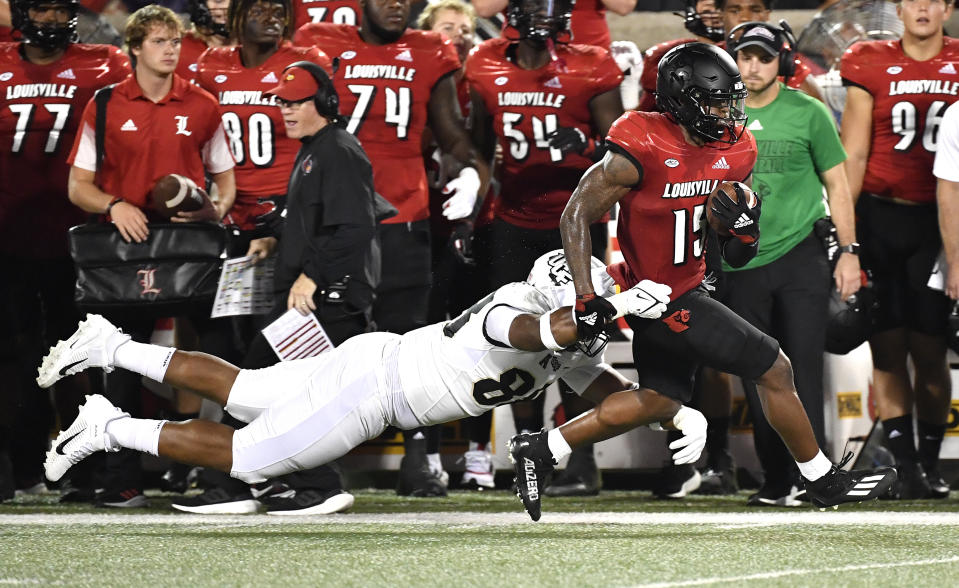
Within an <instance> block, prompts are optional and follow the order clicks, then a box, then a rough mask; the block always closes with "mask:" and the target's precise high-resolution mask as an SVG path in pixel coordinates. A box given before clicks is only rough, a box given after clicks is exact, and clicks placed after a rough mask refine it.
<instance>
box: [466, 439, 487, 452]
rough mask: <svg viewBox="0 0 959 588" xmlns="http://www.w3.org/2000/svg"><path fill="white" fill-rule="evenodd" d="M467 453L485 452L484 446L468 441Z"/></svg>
mask: <svg viewBox="0 0 959 588" xmlns="http://www.w3.org/2000/svg"><path fill="white" fill-rule="evenodd" d="M468 451H486V444H485V443H477V442H476V441H470V444H469V449H468Z"/></svg>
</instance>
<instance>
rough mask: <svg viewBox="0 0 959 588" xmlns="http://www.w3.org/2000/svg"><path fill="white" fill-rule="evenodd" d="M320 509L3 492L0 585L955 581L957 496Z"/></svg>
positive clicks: (504, 497) (372, 503)
mask: <svg viewBox="0 0 959 588" xmlns="http://www.w3.org/2000/svg"><path fill="white" fill-rule="evenodd" d="M354 494H355V495H356V505H355V506H354V508H353V510H352V511H351V512H350V513H349V514H341V515H332V516H327V517H275V516H266V515H250V516H198V515H185V514H172V513H171V512H170V510H169V506H168V505H169V501H170V496H169V495H151V507H150V508H149V509H134V510H133V511H123V512H117V511H115V510H110V511H105V510H101V509H94V508H92V507H83V506H59V505H56V504H55V502H56V496H55V495H53V494H48V495H39V496H25V497H21V498H18V499H17V500H16V501H14V502H12V503H5V504H3V505H0V585H66V586H77V585H82V586H183V585H189V586H251V585H259V586H390V587H407V586H410V587H416V586H449V587H468V586H497V587H500V586H503V587H512V586H522V587H524V588H525V587H527V586H530V587H532V586H551V587H561V586H562V587H565V586H700V585H726V586H740V585H751V586H828V587H832V586H917V585H920V584H926V585H928V586H954V585H956V583H957V581H956V578H957V577H959V501H957V500H956V494H955V493H953V498H952V499H951V500H947V501H916V502H872V503H869V504H865V505H854V506H848V507H844V508H840V509H839V510H838V511H832V510H830V511H826V512H820V511H818V510H816V509H813V508H802V509H789V510H785V509H776V510H773V509H755V508H753V509H747V508H746V507H745V506H744V503H745V497H746V494H745V493H742V494H740V495H739V496H737V497H728V498H711V497H694V498H692V499H689V500H682V501H675V502H662V501H657V500H653V499H652V498H650V495H649V493H646V492H604V493H603V494H602V495H600V496H599V497H597V498H586V499H546V500H547V501H546V502H544V513H545V514H544V515H543V519H542V520H541V521H540V522H538V523H533V522H531V521H530V520H529V519H528V518H527V517H526V515H525V513H523V512H521V507H520V504H519V501H518V499H516V498H515V497H514V496H513V495H512V494H509V493H507V492H505V491H497V492H491V493H486V494H474V493H465V492H453V493H452V494H451V496H450V497H449V498H445V499H403V498H398V497H396V496H395V495H393V493H392V492H388V491H382V490H367V491H354Z"/></svg>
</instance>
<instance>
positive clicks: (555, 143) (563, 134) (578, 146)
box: [546, 127, 589, 155]
mask: <svg viewBox="0 0 959 588" xmlns="http://www.w3.org/2000/svg"><path fill="white" fill-rule="evenodd" d="M546 140H547V141H549V148H550V149H559V150H560V151H561V152H562V153H563V155H566V154H567V153H579V154H582V153H583V152H584V151H586V148H587V147H589V137H587V136H586V133H584V132H583V131H581V130H579V129H577V128H576V127H561V128H558V129H556V130H555V131H553V132H551V133H549V134H548V135H546Z"/></svg>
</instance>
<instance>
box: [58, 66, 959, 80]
mask: <svg viewBox="0 0 959 588" xmlns="http://www.w3.org/2000/svg"><path fill="white" fill-rule="evenodd" d="M953 73H955V72H953ZM57 77H58V78H63V79H65V80H75V79H77V76H75V75H73V70H72V69H70V68H67V69H65V70H63V71H61V72H60V73H58V74H57Z"/></svg>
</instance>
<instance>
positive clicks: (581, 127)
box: [466, 0, 623, 493]
mask: <svg viewBox="0 0 959 588" xmlns="http://www.w3.org/2000/svg"><path fill="white" fill-rule="evenodd" d="M571 9H572V3H571V2H568V1H563V0H560V1H559V2H555V3H547V2H543V1H541V0H511V1H510V3H509V7H508V9H507V14H508V17H509V24H510V28H511V29H512V31H514V34H516V35H517V37H513V38H510V37H501V38H499V39H491V40H489V41H486V42H484V43H482V44H481V45H479V46H478V47H477V48H476V49H475V50H474V51H473V52H472V53H471V54H470V57H469V59H468V60H467V62H466V79H467V82H468V83H469V85H470V92H471V93H472V95H473V121H472V127H471V130H472V133H473V137H474V142H475V143H476V144H477V145H478V146H479V149H480V151H481V153H482V154H483V156H484V157H486V158H491V157H492V156H493V151H494V148H495V146H496V144H497V143H498V144H499V146H500V147H501V148H502V152H503V164H502V167H501V169H500V174H499V177H500V182H501V188H500V193H499V195H498V197H497V198H496V200H495V202H494V203H493V204H492V209H493V215H494V216H493V221H492V223H491V224H490V225H489V226H488V227H486V229H485V231H484V233H483V235H482V239H481V240H480V241H481V243H482V244H481V245H480V244H478V246H477V249H478V251H477V254H478V257H479V258H480V266H481V270H485V273H486V275H487V277H488V279H489V285H488V289H489V290H493V289H496V288H498V287H500V286H502V285H503V284H507V283H509V282H515V281H522V280H523V279H524V274H525V273H526V272H525V271H524V270H523V268H525V267H527V266H530V265H532V263H533V261H534V260H535V259H536V258H537V257H539V256H540V255H542V254H543V253H545V252H547V251H550V250H553V249H557V248H559V247H561V246H562V239H561V237H560V234H559V219H560V215H561V214H562V212H563V208H564V207H565V206H566V203H567V202H568V201H569V197H570V195H571V194H572V191H573V188H574V187H575V185H576V182H577V180H578V179H579V178H580V177H581V176H582V174H583V172H584V171H585V170H586V169H587V168H588V167H589V166H590V165H592V164H593V162H594V160H595V159H597V158H598V157H600V154H601V152H602V143H601V137H603V136H605V134H606V132H607V131H608V130H609V127H610V125H612V124H613V121H615V120H616V119H617V118H618V117H619V116H620V115H621V114H622V113H623V106H622V102H621V101H620V94H619V84H620V82H621V81H622V79H623V75H622V72H621V71H620V69H619V66H617V65H616V62H615V60H613V58H612V57H611V56H610V54H609V52H608V51H607V50H605V49H602V48H600V47H595V46H589V45H579V44H571V45H568V44H565V43H561V42H558V40H560V39H562V38H565V37H566V36H567V35H568V29H569V21H570V14H571ZM597 139H600V140H597ZM597 220H598V221H599V222H596V223H594V224H593V225H592V226H591V234H592V239H593V244H594V250H595V251H596V254H597V255H598V256H599V257H600V258H602V257H603V256H604V254H605V251H606V245H607V241H608V232H607V228H606V222H605V221H606V219H597ZM565 396H566V395H564V397H565ZM589 407H590V404H589V403H588V402H587V403H586V404H585V406H578V407H574V406H572V405H570V406H568V407H567V410H568V416H570V417H572V416H575V415H576V414H579V412H582V411H583V410H585V409H588V408H589ZM513 414H514V417H515V419H516V428H517V430H519V431H538V430H539V429H540V428H542V426H543V416H542V415H543V398H542V397H540V398H539V399H538V400H536V401H531V402H525V403H521V404H517V405H514V409H513ZM480 418H483V417H480ZM489 418H490V417H488V416H487V417H486V419H487V423H486V425H485V430H486V437H485V438H482V439H481V438H479V437H478V436H477V433H473V434H472V435H471V436H472V437H473V438H472V440H473V441H476V442H484V441H485V442H488V441H489V437H488V435H489ZM581 453H583V456H580V455H579V454H577V456H576V461H575V463H574V466H575V467H573V466H571V467H570V468H568V469H569V470H578V469H580V468H579V465H580V464H579V462H580V461H581V460H584V461H586V462H587V463H586V464H585V465H584V469H586V470H588V471H589V474H588V476H589V477H590V478H591V480H592V482H591V483H589V484H587V486H588V487H589V489H588V493H595V491H596V490H598V486H597V484H596V466H595V463H593V462H592V460H591V458H592V448H586V449H585V450H584V451H583V452H581ZM559 482H560V483H559V484H557V487H559V486H563V485H564V484H563V483H562V482H563V481H562V480H560V481H559Z"/></svg>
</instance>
